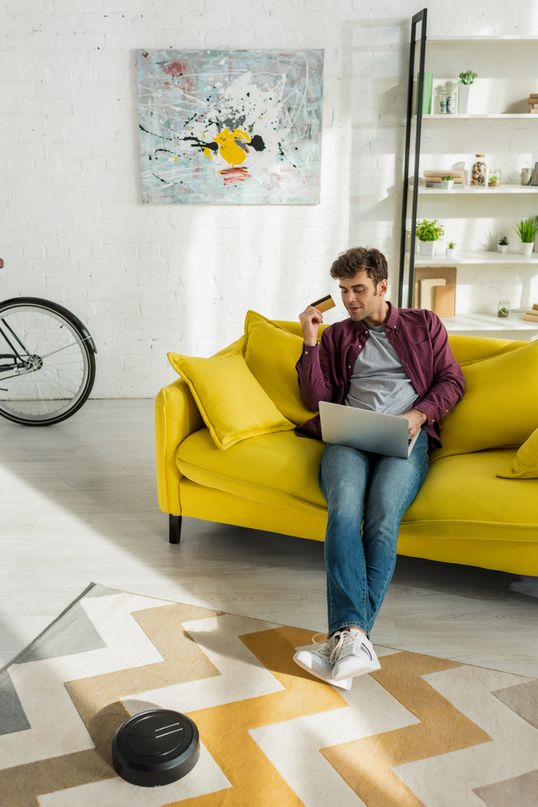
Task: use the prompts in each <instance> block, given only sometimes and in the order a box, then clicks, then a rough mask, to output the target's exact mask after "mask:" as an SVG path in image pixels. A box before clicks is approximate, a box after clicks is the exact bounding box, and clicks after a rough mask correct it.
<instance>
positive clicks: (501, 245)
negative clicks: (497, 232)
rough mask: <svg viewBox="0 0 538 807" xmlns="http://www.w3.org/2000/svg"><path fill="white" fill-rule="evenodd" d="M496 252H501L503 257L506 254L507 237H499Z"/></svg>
mask: <svg viewBox="0 0 538 807" xmlns="http://www.w3.org/2000/svg"><path fill="white" fill-rule="evenodd" d="M497 252H502V254H503V255H505V254H506V253H507V252H508V236H507V235H501V237H500V238H499V241H498V243H497Z"/></svg>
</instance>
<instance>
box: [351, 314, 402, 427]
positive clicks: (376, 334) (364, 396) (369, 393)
mask: <svg viewBox="0 0 538 807" xmlns="http://www.w3.org/2000/svg"><path fill="white" fill-rule="evenodd" d="M368 330H369V332H370V333H369V336H368V339H367V340H366V344H365V346H364V348H363V350H362V352H361V353H360V355H359V356H358V357H357V361H356V362H355V366H354V368H353V371H352V373H351V382H350V385H349V389H348V391H347V396H346V405H347V406H356V407H358V408H359V409H370V410H374V411H376V412H386V413H387V414H389V415H401V414H402V413H403V412H407V411H409V409H411V408H412V405H413V402H414V401H416V399H417V393H416V390H415V388H414V387H413V385H412V383H411V381H410V379H409V376H408V375H407V373H406V372H405V370H404V368H403V367H402V363H401V361H400V359H399V357H398V354H397V353H396V351H395V350H394V348H393V347H392V345H391V344H390V342H389V340H388V337H387V334H386V333H385V326H384V325H378V326H375V327H369V328H368Z"/></svg>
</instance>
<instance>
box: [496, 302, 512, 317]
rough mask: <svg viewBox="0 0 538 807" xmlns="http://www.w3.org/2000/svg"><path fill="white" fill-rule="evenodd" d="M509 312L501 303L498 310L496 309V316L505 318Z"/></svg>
mask: <svg viewBox="0 0 538 807" xmlns="http://www.w3.org/2000/svg"><path fill="white" fill-rule="evenodd" d="M509 314H510V309H509V308H507V307H506V306H505V305H501V307H500V308H499V310H498V311H497V316H498V317H499V318H500V319H506V317H507V316H508V315H509Z"/></svg>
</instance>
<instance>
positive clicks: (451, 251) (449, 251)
mask: <svg viewBox="0 0 538 807" xmlns="http://www.w3.org/2000/svg"><path fill="white" fill-rule="evenodd" d="M445 255H446V257H447V258H449V259H450V260H454V258H455V257H456V250H455V249H449V248H448V247H447V248H446V251H445Z"/></svg>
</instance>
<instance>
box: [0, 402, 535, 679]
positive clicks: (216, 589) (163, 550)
mask: <svg viewBox="0 0 538 807" xmlns="http://www.w3.org/2000/svg"><path fill="white" fill-rule="evenodd" d="M154 480H155V475H154V459H153V402H152V401H150V400H121V401H90V402H88V403H87V404H86V405H85V406H84V408H83V409H82V410H81V411H80V412H79V413H78V414H77V415H75V416H74V417H73V418H72V419H71V420H69V421H66V422H65V423H63V424H60V425H59V426H56V427H49V428H45V429H40V428H25V427H21V426H16V425H14V424H12V423H9V422H8V421H5V420H1V419H0V491H1V495H0V533H1V541H0V547H1V549H0V552H1V558H0V591H1V597H0V664H3V663H6V662H7V661H8V660H10V659H11V658H12V657H13V656H14V655H15V654H16V653H17V652H18V651H19V650H21V649H22V648H23V647H24V646H25V645H26V644H27V643H28V642H29V641H30V640H31V639H32V638H33V637H34V636H35V635H37V634H38V633H39V632H40V631H41V630H42V629H43V628H44V627H45V626H46V625H47V624H48V623H49V622H50V621H51V620H52V619H53V618H54V617H55V616H57V614H58V613H60V611H61V610H62V609H63V608H64V607H65V606H66V605H67V604H68V603H69V602H70V601H71V600H73V599H74V598H75V597H76V596H77V595H78V594H79V593H80V592H81V591H82V590H83V589H84V588H85V587H86V586H87V585H88V583H89V582H90V581H94V582H99V583H103V584H104V585H107V586H111V587H115V588H120V589H124V590H128V591H134V592H138V593H141V594H148V595H152V596H157V597H164V598H169V599H172V600H179V601H183V602H190V603H196V604H203V605H208V606H210V607H214V608H219V609H223V610H227V611H231V612H235V613H239V614H244V615H248V616H252V617H260V618H263V619H268V620H274V621H275V622H284V623H291V624H294V625H300V626H302V627H306V628H311V629H312V631H323V630H325V629H326V621H325V576H324V570H323V557H322V545H321V544H320V543H318V542H314V541H304V540H299V539H295V538H289V537H287V536H282V535H275V534H272V533H262V532H254V531H251V530H245V529H238V528H235V527H227V526H223V525H219V524H212V523H208V522H201V521H195V520H192V519H185V520H184V525H183V534H182V542H181V544H180V545H179V546H171V545H169V544H168V536H167V527H168V522H167V518H166V516H164V515H163V514H161V513H160V512H159V510H158V508H157V504H156V494H155V481H154ZM537 614H538V578H521V577H518V576H514V575H508V574H503V573H500V572H490V571H484V570H479V569H472V568H468V567H464V566H454V565H448V564H440V563H432V562H428V561H422V560H414V559H410V558H400V559H399V561H398V566H397V570H396V574H395V577H394V579H393V582H392V584H391V587H390V589H389V593H388V596H387V598H386V600H385V603H384V605H383V608H382V610H381V613H380V616H379V618H378V621H377V623H376V626H375V629H374V633H373V639H374V642H375V643H377V644H382V645H388V646H389V647H394V648H401V649H407V650H414V651H417V652H420V653H431V654H433V655H438V656H441V657H445V658H450V659H455V660H460V661H465V662H468V663H471V664H478V665H482V666H486V667H492V668H495V669H500V670H506V671H509V672H516V673H521V674H523V675H534V676H538V643H537V642H536V617H537Z"/></svg>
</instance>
